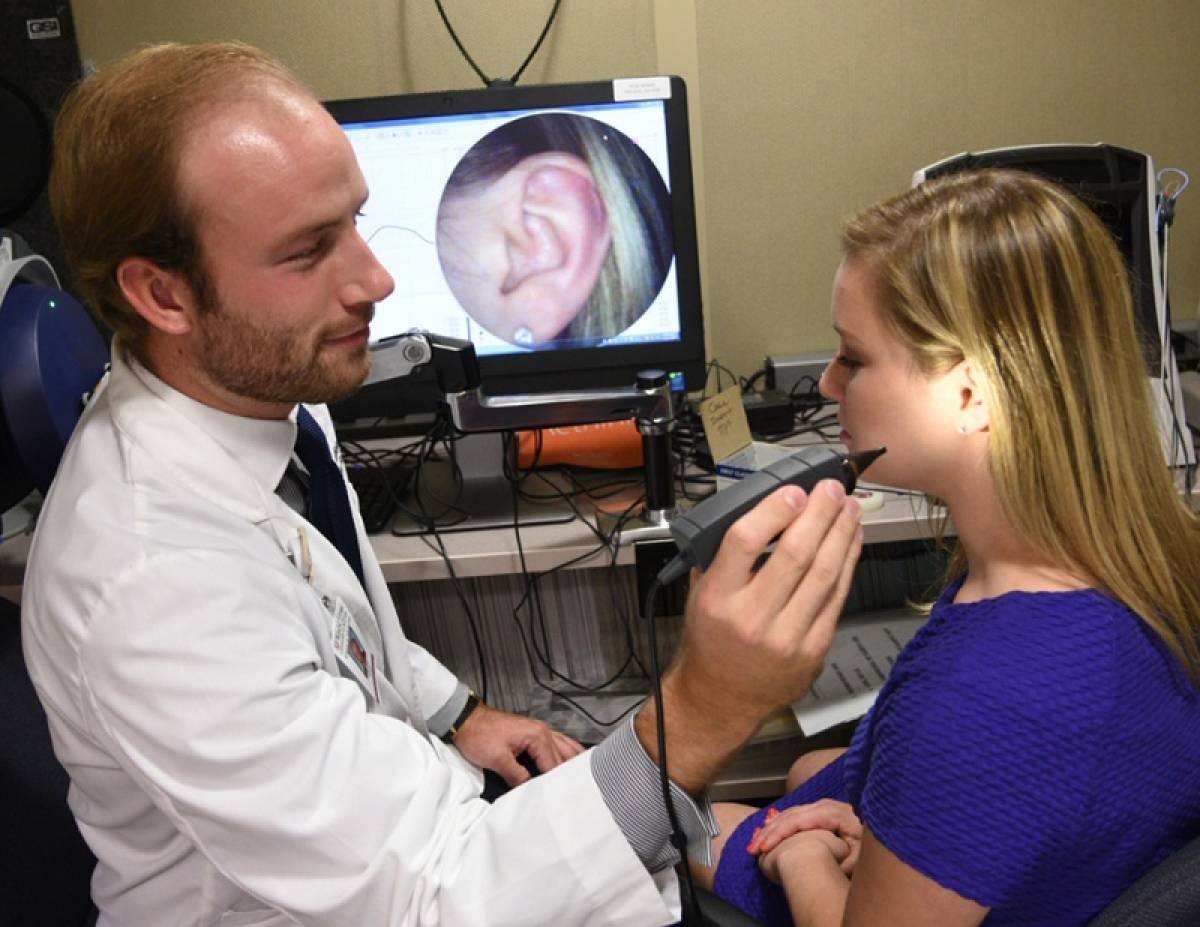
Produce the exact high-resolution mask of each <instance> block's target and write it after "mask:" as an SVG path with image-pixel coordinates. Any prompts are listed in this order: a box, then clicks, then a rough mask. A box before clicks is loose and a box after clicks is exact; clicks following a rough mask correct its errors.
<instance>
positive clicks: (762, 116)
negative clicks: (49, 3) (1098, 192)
mask: <svg viewBox="0 0 1200 927" xmlns="http://www.w3.org/2000/svg"><path fill="white" fill-rule="evenodd" d="M551 5H552V4H551V0H445V7H446V9H447V12H448V14H449V15H450V17H451V20H452V22H454V24H455V27H456V28H457V29H458V31H459V34H460V37H461V38H462V39H463V41H464V43H465V44H466V46H467V48H468V50H469V51H471V53H472V55H473V56H474V57H475V59H476V61H477V63H478V64H479V65H480V66H481V67H482V69H483V70H484V71H485V72H486V73H488V74H489V75H491V76H497V75H503V76H508V75H509V74H511V72H512V71H513V70H514V69H515V68H516V67H517V66H518V65H519V64H520V62H521V61H522V60H523V59H524V57H525V55H526V54H527V52H528V49H529V48H530V46H531V44H532V42H533V40H534V39H535V38H536V36H537V33H538V31H539V30H540V28H541V25H542V23H543V21H544V18H545V16H546V14H547V13H548V11H549V9H550V7H551ZM73 9H74V13H75V18H76V23H77V27H78V31H79V39H80V46H81V49H82V51H83V54H84V56H85V58H87V59H90V60H92V61H94V62H95V63H97V64H103V63H105V62H107V61H109V60H111V59H112V58H113V57H115V56H117V55H119V54H120V53H122V52H124V51H125V50H127V49H128V48H131V47H133V46H134V45H137V44H139V43H142V42H148V41H158V40H164V39H180V40H195V39H202V38H218V37H237V38H242V39H246V40H248V41H251V42H254V43H256V44H260V45H262V46H264V47H266V48H268V49H270V50H272V51H274V52H275V53H277V54H279V55H281V56H282V57H284V58H285V59H287V60H288V61H289V62H291V63H292V64H293V66H295V67H296V68H297V69H298V70H299V71H300V72H301V73H302V74H303V75H304V76H305V78H306V79H307V80H308V81H309V82H310V83H311V84H312V86H313V87H314V89H315V90H316V92H317V93H318V94H319V95H320V96H323V97H327V98H328V97H342V96H360V95H367V94H378V93H398V92H405V91H413V90H430V89H443V88H447V87H465V86H473V85H475V84H476V83H477V82H478V79H477V78H476V77H475V75H474V74H473V73H472V71H471V70H470V69H469V67H468V66H467V65H466V64H465V63H464V62H463V61H462V59H461V58H460V56H459V54H458V51H457V50H456V49H455V48H454V45H453V44H452V42H451V41H450V39H449V38H448V37H447V36H446V34H445V32H444V29H443V27H442V25H441V22H440V20H439V18H438V16H437V13H436V10H435V9H434V6H433V3H432V0H339V2H337V3H326V2H316V0H210V2H207V3H183V2H178V0H176V2H164V0H74V3H73ZM1197 48H1200V3H1196V2H1194V0H1147V2H1142V3H1130V2H1129V0H1003V2H996V0H565V2H564V3H563V9H562V11H561V12H560V14H559V20H558V22H557V23H556V25H555V27H554V29H553V30H552V32H551V34H550V36H549V37H548V39H547V44H546V46H545V47H544V48H543V49H542V51H541V52H540V53H539V55H538V58H537V59H535V61H534V62H533V64H532V65H531V66H530V68H529V70H528V71H527V72H526V75H525V77H524V82H526V83H532V82H540V81H556V80H577V79H588V78H602V77H610V76H614V75H617V74H645V73H652V72H659V73H663V72H674V73H680V74H682V75H683V76H684V77H685V78H687V79H688V80H689V83H690V84H691V97H692V103H693V107H694V116H693V122H694V125H693V130H694V135H695V137H696V141H697V143H698V144H697V150H696V160H697V164H698V171H699V172H700V174H701V176H700V178H699V180H700V183H699V185H698V196H699V200H700V201H699V202H698V204H697V206H698V210H699V212H700V215H701V217H702V220H703V224H704V230H705V231H704V235H703V236H702V246H703V253H704V255H705V261H704V270H705V280H704V292H705V304H706V311H707V314H708V320H709V322H708V327H709V341H710V356H715V357H716V358H718V359H719V360H721V361H722V363H724V364H725V365H726V366H728V367H730V368H732V369H733V370H735V371H736V372H738V373H741V374H749V373H751V372H752V371H753V370H755V369H756V368H757V367H758V366H759V364H760V363H761V361H762V357H763V355H764V354H766V353H768V352H773V353H774V352H784V353H786V352H798V351H815V350H824V349H830V348H832V347H833V344H834V339H833V338H832V333H831V331H830V329H829V323H828V290H829V284H830V280H831V278H832V274H833V270H834V268H835V266H836V263H837V248H836V235H837V230H838V227H839V224H840V222H841V220H842V219H843V218H844V216H845V215H846V214H847V213H849V212H851V211H852V210H854V209H855V208H857V207H860V206H863V205H866V204H868V203H870V202H872V201H874V200H876V199H878V198H880V197H882V196H885V195H888V194H891V193H894V192H897V191H899V190H900V189H902V188H903V187H905V186H906V185H907V184H908V183H909V180H910V178H911V174H912V171H913V169H914V168H917V167H920V166H922V165H924V164H927V163H929V162H931V161H934V160H936V159H938V158H940V157H943V156H945V155H948V154H953V153H955V152H958V151H962V150H964V149H981V148H988V147H995V146H1002V145H1013V144H1029V143H1035V142H1077V141H1083V142H1091V141H1107V142H1111V143H1114V144H1120V145H1123V146H1126V147H1129V148H1134V149H1137V150H1141V151H1146V152H1149V153H1150V154H1151V155H1152V156H1153V157H1154V158H1155V161H1156V162H1157V165H1158V166H1159V167H1166V166H1175V167H1181V168H1184V169H1185V170H1188V171H1189V172H1195V173H1196V175H1197V189H1196V190H1194V191H1191V192H1190V193H1189V194H1186V195H1185V196H1184V198H1183V199H1182V200H1181V204H1180V211H1179V218H1178V221H1177V222H1176V227H1175V238H1174V240H1173V246H1172V277H1173V281H1172V293H1173V295H1174V311H1175V315H1176V317H1177V318H1195V317H1196V315H1197V302H1198V300H1200V266H1198V265H1197V261H1196V260H1195V255H1196V254H1197V252H1198V251H1200V218H1198V216H1200V93H1197V85H1198V84H1200V81H1198V80H1197V78H1200V56H1198V55H1197V54H1196V53H1195V50H1196V49H1197Z"/></svg>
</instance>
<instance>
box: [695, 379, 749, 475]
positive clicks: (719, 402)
mask: <svg viewBox="0 0 1200 927" xmlns="http://www.w3.org/2000/svg"><path fill="white" fill-rule="evenodd" d="M700 419H701V421H703V422H704V436H705V438H707V439H708V448H709V450H710V451H711V452H712V458H713V460H715V461H721V460H724V459H725V458H726V457H732V456H733V455H734V454H736V453H737V452H738V451H740V450H741V449H742V448H744V447H747V446H748V445H749V444H750V442H751V441H752V440H753V439H752V438H751V437H750V423H749V422H748V421H746V410H745V408H743V407H742V392H741V390H740V389H739V388H738V387H737V386H731V387H729V389H727V390H725V391H724V392H723V393H717V395H715V396H711V397H709V398H708V399H706V400H704V402H702V403H700Z"/></svg>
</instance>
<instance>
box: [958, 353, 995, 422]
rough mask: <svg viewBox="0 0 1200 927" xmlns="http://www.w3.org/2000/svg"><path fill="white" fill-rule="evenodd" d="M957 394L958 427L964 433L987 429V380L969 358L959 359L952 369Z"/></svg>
mask: <svg viewBox="0 0 1200 927" xmlns="http://www.w3.org/2000/svg"><path fill="white" fill-rule="evenodd" d="M953 376H954V380H955V387H956V390H957V396H958V428H959V430H960V431H962V432H963V433H965V434H975V433H976V432H980V431H987V430H988V426H989V424H990V418H989V415H988V403H987V397H988V389H987V380H986V378H985V377H984V376H983V372H982V371H981V370H980V369H979V367H978V366H977V365H976V364H974V363H973V362H972V361H970V360H963V361H959V363H958V364H957V365H956V366H955V368H954V371H953Z"/></svg>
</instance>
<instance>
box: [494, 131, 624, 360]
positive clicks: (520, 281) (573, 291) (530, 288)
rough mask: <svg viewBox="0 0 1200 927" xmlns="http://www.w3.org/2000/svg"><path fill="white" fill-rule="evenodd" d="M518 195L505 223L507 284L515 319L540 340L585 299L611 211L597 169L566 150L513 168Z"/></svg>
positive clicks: (603, 252)
mask: <svg viewBox="0 0 1200 927" xmlns="http://www.w3.org/2000/svg"><path fill="white" fill-rule="evenodd" d="M513 170H514V171H515V172H517V178H515V179H517V180H518V181H519V188H518V189H519V191H520V193H519V199H518V201H517V207H518V208H517V210H516V212H515V215H514V216H513V220H514V221H511V222H509V223H507V224H506V226H505V250H506V255H507V260H508V272H507V274H506V276H505V278H504V281H503V282H502V284H501V292H502V294H503V295H504V297H505V300H506V303H507V305H508V306H509V313H510V314H509V318H510V319H511V321H512V323H513V325H514V326H519V327H524V328H526V329H528V331H529V332H530V333H531V335H532V336H533V340H534V341H547V340H549V339H552V338H554V337H555V336H556V335H557V334H558V333H559V332H561V331H562V330H563V329H564V328H565V327H566V326H567V325H568V324H570V322H571V320H572V319H574V318H575V316H576V315H577V314H578V313H579V311H580V310H581V309H582V308H583V307H584V305H586V303H587V299H588V296H589V295H590V294H591V292H592V289H593V288H594V287H595V285H596V281H597V279H598V278H599V275H600V269H601V268H602V267H603V266H604V261H605V260H606V259H607V257H608V252H609V249H610V248H611V246H612V230H611V228H610V226H609V220H608V211H607V209H606V208H605V205H604V200H603V199H602V198H601V196H600V191H599V189H598V187H597V184H596V180H595V177H594V176H593V174H592V171H591V169H590V168H589V167H588V166H587V164H586V163H585V162H584V161H583V160H582V159H580V158H577V157H575V156H573V155H568V154H563V153H561V152H549V153H545V154H538V155H531V156H530V157H528V158H525V159H524V160H523V161H521V162H520V163H519V164H518V165H517V166H516V167H515V168H513Z"/></svg>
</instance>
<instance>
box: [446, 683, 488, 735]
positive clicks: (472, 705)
mask: <svg viewBox="0 0 1200 927" xmlns="http://www.w3.org/2000/svg"><path fill="white" fill-rule="evenodd" d="M482 704H483V699H481V698H480V697H479V696H478V695H476V694H475V690H473V689H468V690H467V702H466V704H465V705H463V707H462V711H460V712H459V713H458V717H457V718H455V719H454V720H453V721H451V722H450V729H449V730H448V731H446V733H445V734H443V735H442V743H446V744H452V743H454V738H455V736H456V735H457V734H458V732H459V730H460V729H461V728H462V726H463V725H464V724H466V723H467V718H469V717H471V712H473V711H474V710H475V709H476V708H478V707H479V706H480V705H482Z"/></svg>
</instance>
